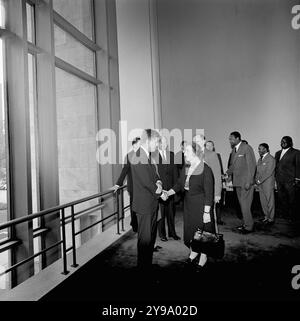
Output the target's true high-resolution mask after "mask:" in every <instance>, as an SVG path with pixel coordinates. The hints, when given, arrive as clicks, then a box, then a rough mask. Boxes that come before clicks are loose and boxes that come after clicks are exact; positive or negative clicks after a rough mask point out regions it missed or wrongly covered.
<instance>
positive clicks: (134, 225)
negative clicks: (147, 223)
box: [129, 193, 138, 232]
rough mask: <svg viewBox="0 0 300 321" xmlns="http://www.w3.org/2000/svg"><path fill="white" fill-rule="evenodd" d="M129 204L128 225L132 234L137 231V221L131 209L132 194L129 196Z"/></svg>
mask: <svg viewBox="0 0 300 321" xmlns="http://www.w3.org/2000/svg"><path fill="white" fill-rule="evenodd" d="M129 204H130V225H131V227H132V230H133V232H137V230H138V221H137V217H136V212H135V211H134V210H133V209H132V193H130V194H129Z"/></svg>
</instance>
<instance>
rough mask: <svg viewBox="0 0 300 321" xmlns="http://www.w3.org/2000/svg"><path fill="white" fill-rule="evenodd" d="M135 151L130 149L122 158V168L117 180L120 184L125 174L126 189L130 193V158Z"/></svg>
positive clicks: (120, 184)
mask: <svg viewBox="0 0 300 321" xmlns="http://www.w3.org/2000/svg"><path fill="white" fill-rule="evenodd" d="M134 154H135V152H134V150H132V151H130V152H129V153H128V154H127V155H126V157H125V160H124V166H123V168H122V171H121V174H120V176H119V178H118V180H117V183H116V184H117V185H119V186H122V185H123V183H124V180H125V178H126V176H127V191H128V193H129V194H130V195H132V175H131V165H130V163H131V160H132V157H133V156H134Z"/></svg>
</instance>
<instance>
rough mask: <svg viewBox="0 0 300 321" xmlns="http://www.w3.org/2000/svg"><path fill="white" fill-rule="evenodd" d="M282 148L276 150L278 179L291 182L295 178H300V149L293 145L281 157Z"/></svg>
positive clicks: (276, 174) (278, 180) (282, 181)
mask: <svg viewBox="0 0 300 321" xmlns="http://www.w3.org/2000/svg"><path fill="white" fill-rule="evenodd" d="M280 155H281V150H280V151H278V152H276V154H275V159H276V170H275V177H276V181H277V182H280V183H291V182H294V181H295V178H300V151H299V150H298V149H295V148H293V147H291V148H290V149H289V150H288V151H287V152H286V153H285V154H284V155H283V157H282V158H281V160H280Z"/></svg>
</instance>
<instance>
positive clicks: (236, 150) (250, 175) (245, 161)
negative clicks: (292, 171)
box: [226, 131, 256, 234]
mask: <svg viewBox="0 0 300 321" xmlns="http://www.w3.org/2000/svg"><path fill="white" fill-rule="evenodd" d="M229 142H230V145H231V147H232V152H231V157H230V166H229V168H228V170H227V172H226V174H227V176H228V180H229V181H232V185H233V187H235V188H236V194H237V197H238V200H239V203H240V206H241V210H242V215H243V225H242V226H239V227H238V231H239V232H240V233H242V234H248V233H251V232H252V231H253V227H254V222H253V217H252V213H251V204H252V201H253V192H254V175H255V170H256V159H255V155H254V151H253V148H252V147H251V146H250V145H249V144H246V143H244V142H242V141H241V134H240V133H239V132H236V131H235V132H232V133H231V134H230V136H229Z"/></svg>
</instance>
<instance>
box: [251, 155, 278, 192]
mask: <svg viewBox="0 0 300 321" xmlns="http://www.w3.org/2000/svg"><path fill="white" fill-rule="evenodd" d="M275 166H276V161H275V158H274V157H273V156H272V155H271V154H267V155H266V156H265V157H264V158H263V160H261V159H259V160H258V161H257V165H256V175H255V180H256V181H257V180H259V182H260V184H263V185H264V186H269V187H270V188H274V187H275Z"/></svg>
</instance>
